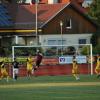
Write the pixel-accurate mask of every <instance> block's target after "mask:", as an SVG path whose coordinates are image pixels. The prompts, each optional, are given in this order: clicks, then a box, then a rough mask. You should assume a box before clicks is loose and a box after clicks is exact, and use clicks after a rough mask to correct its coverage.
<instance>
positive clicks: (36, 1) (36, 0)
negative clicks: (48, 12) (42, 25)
mask: <svg viewBox="0 0 100 100" xmlns="http://www.w3.org/2000/svg"><path fill="white" fill-rule="evenodd" d="M37 8H38V0H35V13H36V16H35V17H36V25H35V32H36V45H38V24H37V20H38V18H37V13H38V12H37Z"/></svg>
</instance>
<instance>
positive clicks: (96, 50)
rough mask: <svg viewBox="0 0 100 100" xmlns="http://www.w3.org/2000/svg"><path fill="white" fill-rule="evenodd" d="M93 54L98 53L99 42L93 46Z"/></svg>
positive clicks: (99, 48)
mask: <svg viewBox="0 0 100 100" xmlns="http://www.w3.org/2000/svg"><path fill="white" fill-rule="evenodd" d="M93 54H100V44H98V45H97V46H95V47H94V48H93Z"/></svg>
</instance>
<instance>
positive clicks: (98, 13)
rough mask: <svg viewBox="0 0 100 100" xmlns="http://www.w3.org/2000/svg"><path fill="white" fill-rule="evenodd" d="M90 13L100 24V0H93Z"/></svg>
mask: <svg viewBox="0 0 100 100" xmlns="http://www.w3.org/2000/svg"><path fill="white" fill-rule="evenodd" d="M89 15H90V17H91V18H92V19H94V20H95V21H96V22H97V23H98V24H99V25H100V0H93V3H92V4H91V5H90V12H89Z"/></svg>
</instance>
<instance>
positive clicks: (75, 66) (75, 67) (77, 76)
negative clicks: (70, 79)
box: [72, 60, 80, 80]
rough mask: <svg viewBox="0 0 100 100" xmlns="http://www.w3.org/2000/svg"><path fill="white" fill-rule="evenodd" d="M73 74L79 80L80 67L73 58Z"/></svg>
mask: <svg viewBox="0 0 100 100" xmlns="http://www.w3.org/2000/svg"><path fill="white" fill-rule="evenodd" d="M72 75H73V76H74V77H75V79H76V80H79V79H80V78H79V68H78V64H77V61H76V60H73V68H72Z"/></svg>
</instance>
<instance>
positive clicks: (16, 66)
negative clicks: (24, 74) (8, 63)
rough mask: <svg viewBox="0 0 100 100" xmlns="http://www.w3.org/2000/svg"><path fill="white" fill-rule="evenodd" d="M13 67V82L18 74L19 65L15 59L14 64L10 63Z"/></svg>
mask: <svg viewBox="0 0 100 100" xmlns="http://www.w3.org/2000/svg"><path fill="white" fill-rule="evenodd" d="M12 66H13V78H14V80H17V78H18V73H19V63H18V61H17V59H16V58H14V62H13V63H12Z"/></svg>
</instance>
